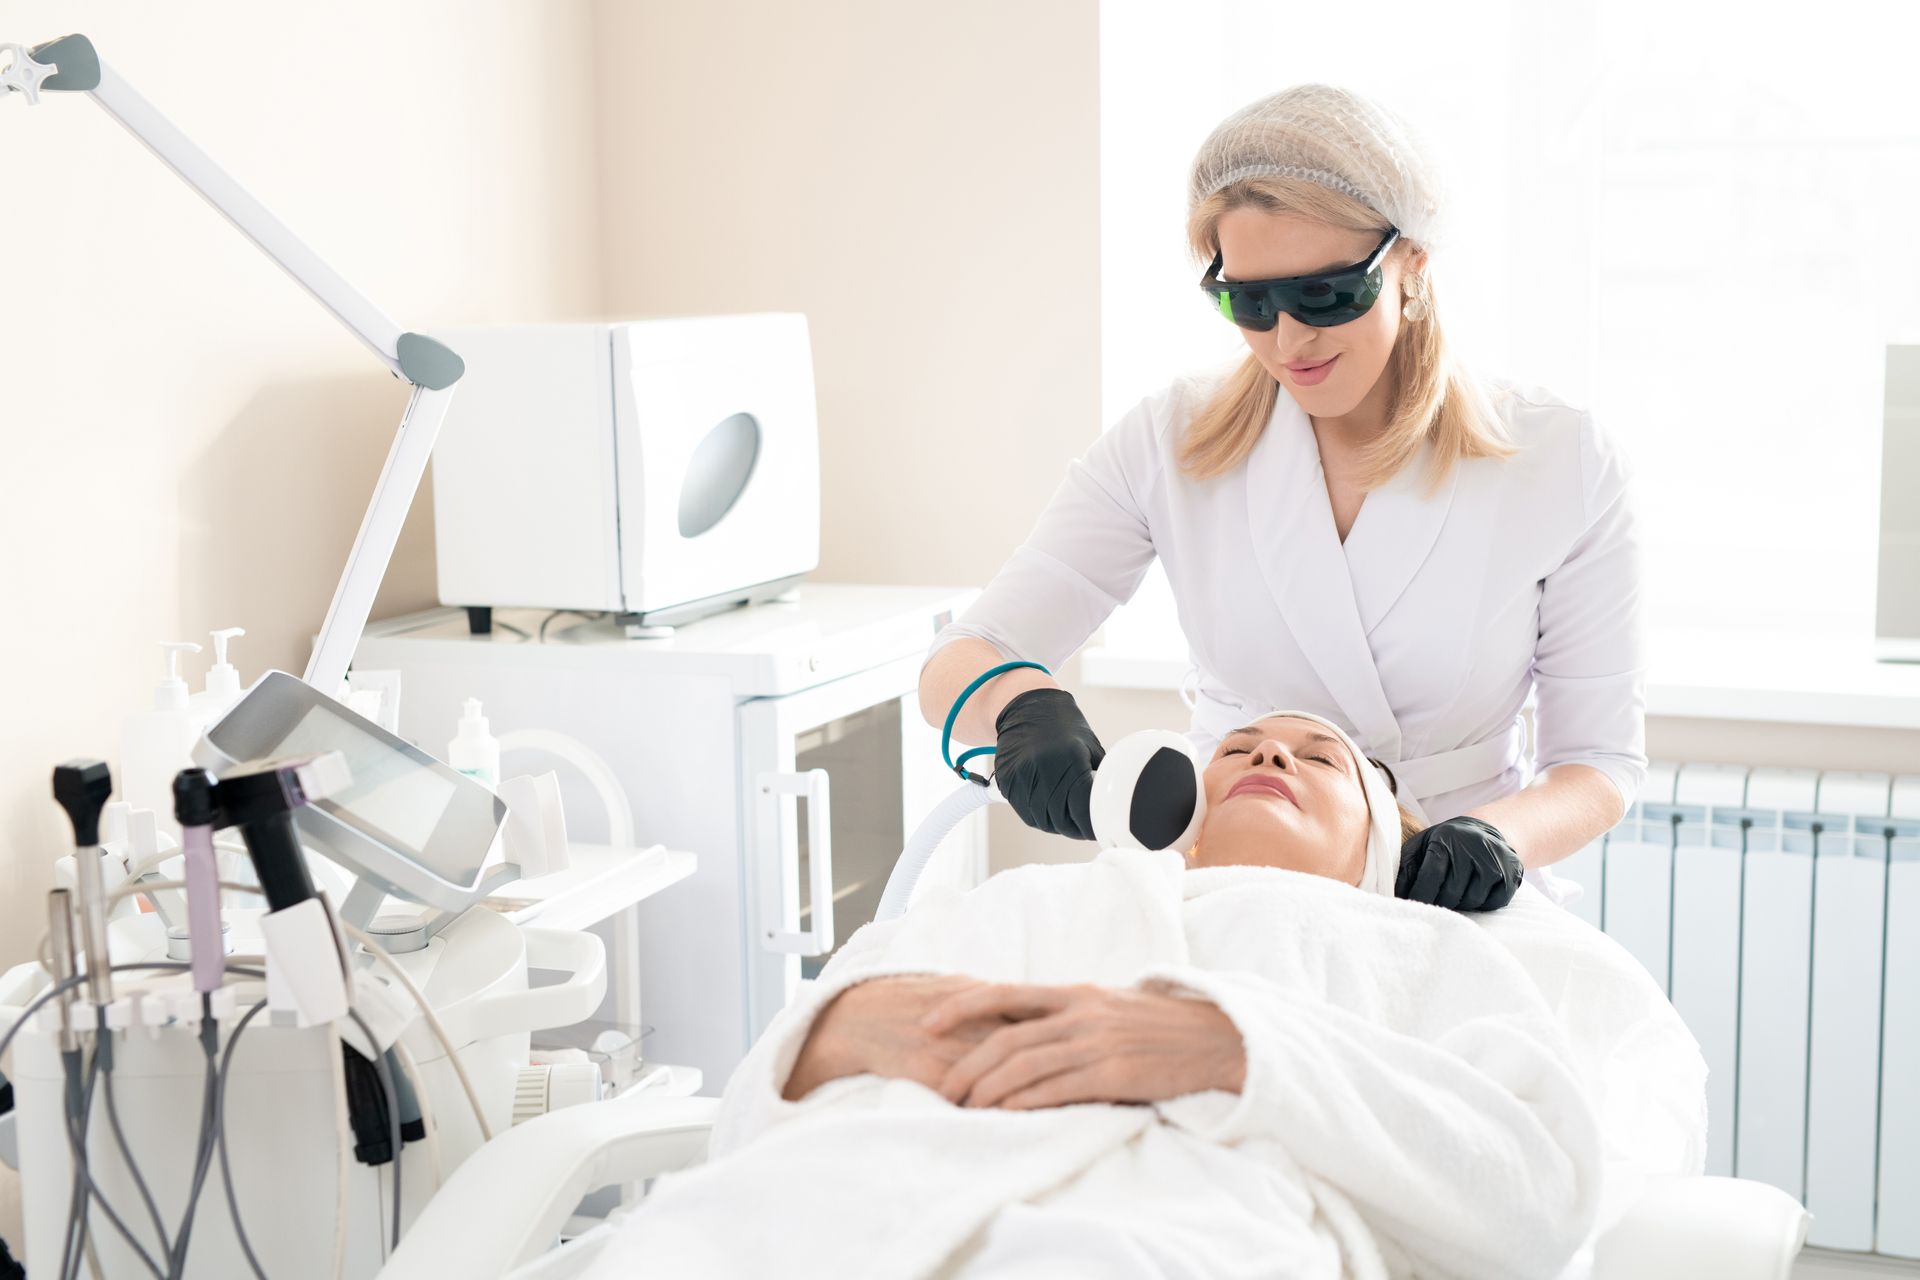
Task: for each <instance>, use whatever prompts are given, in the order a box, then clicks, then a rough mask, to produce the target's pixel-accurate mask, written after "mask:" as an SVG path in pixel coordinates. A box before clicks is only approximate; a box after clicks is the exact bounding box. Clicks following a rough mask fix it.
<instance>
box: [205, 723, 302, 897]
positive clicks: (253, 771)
mask: <svg viewBox="0 0 1920 1280" xmlns="http://www.w3.org/2000/svg"><path fill="white" fill-rule="evenodd" d="M306 763H307V762H306V761H305V760H294V761H288V760H269V761H262V762H258V763H255V764H249V765H242V766H241V767H240V768H239V769H237V770H234V771H232V772H229V773H227V774H225V775H224V776H223V777H222V778H221V779H220V782H219V784H218V785H217V786H215V788H214V793H215V798H214V805H215V807H216V808H217V809H218V811H219V814H220V822H221V825H223V826H229V827H238V828H239V829H240V838H241V839H242V840H244V841H245V842H246V845H247V856H248V857H250V858H251V859H252V860H253V873H254V875H255V876H257V877H258V878H259V880H260V892H261V893H262V894H263V895H265V897H266V899H267V907H268V909H269V910H272V911H281V910H284V909H286V908H287V907H291V906H296V905H298V904H300V903H302V902H305V901H306V900H307V899H308V898H311V897H312V896H313V893H314V890H313V878H312V877H311V876H310V875H308V874H307V861H306V859H305V858H304V857H302V856H301V853H300V840H299V837H297V836H296V835H295V834H294V831H293V811H294V810H295V809H298V808H299V807H300V806H301V805H303V804H305V803H307V800H308V796H307V793H306V790H305V789H304V787H303V786H302V785H301V781H300V777H299V769H300V767H301V766H302V765H304V764H306Z"/></svg>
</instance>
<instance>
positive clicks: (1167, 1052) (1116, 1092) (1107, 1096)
mask: <svg viewBox="0 0 1920 1280" xmlns="http://www.w3.org/2000/svg"><path fill="white" fill-rule="evenodd" d="M994 1018H1000V1019H1005V1020H1007V1023H1006V1025H1003V1026H1000V1027H999V1028H998V1029H997V1030H994V1029H991V1028H990V1029H989V1034H987V1035H986V1036H985V1037H984V1038H983V1039H981V1040H980V1042H979V1043H978V1044H977V1045H975V1046H974V1047H973V1048H972V1049H970V1050H968V1051H967V1052H966V1053H965V1054H964V1055H963V1056H962V1057H960V1059H959V1060H958V1061H957V1062H955V1063H954V1064H953V1066H952V1068H951V1069H950V1070H949V1071H948V1072H947V1073H946V1078H945V1079H943V1080H942V1081H941V1082H940V1084H939V1086H938V1087H939V1091H940V1093H941V1094H942V1095H943V1096H944V1097H945V1098H946V1099H947V1101H949V1102H953V1103H957V1104H959V1105H962V1106H968V1107H1003V1108H1006V1109H1008V1110H1014V1111H1021V1110H1027V1109H1029V1108H1034V1107H1061V1106H1067V1105H1070V1104H1072V1103H1076V1102H1158V1101H1160V1100H1162V1099H1165V1098H1177V1097H1179V1096H1181V1095H1182V1094H1188V1093H1198V1092H1200V1091H1202V1090H1204V1089H1226V1090H1228V1091H1230V1092H1236V1093H1237V1092H1238V1091H1239V1090H1240V1087H1241V1085H1242V1084H1243V1083H1244V1081H1245V1079H1246V1067H1247V1056H1246V1046H1245V1045H1244V1044H1243V1042H1242V1041H1241V1038H1240V1032H1239V1029H1238V1028H1236V1027H1235V1026H1234V1025H1233V1022H1232V1020H1231V1019H1229V1018H1228V1017H1227V1015H1226V1014H1224V1013H1222V1012H1221V1011H1220V1009H1219V1007H1218V1006H1216V1005H1214V1004H1212V1003H1210V1002H1208V1001H1206V1000H1193V999H1188V998H1186V997H1183V996H1175V995H1167V994H1163V993H1159V992H1149V991H1139V990H1127V989H1119V988H1112V987H1100V986H1093V985H1089V984H1082V985H1077V986H1028V985H1022V984H1017V983H994V984H982V985H979V986H976V987H974V988H973V989H971V990H967V991H961V992H957V993H955V994H953V995H950V996H948V997H947V998H946V999H945V1000H943V1001H941V1003H940V1004H939V1006H938V1007H937V1008H935V1009H934V1010H933V1011H932V1012H931V1013H929V1014H928V1015H927V1016H926V1018H924V1019H923V1020H922V1024H921V1025H922V1026H923V1028H924V1029H926V1030H927V1031H928V1032H930V1033H933V1034H936V1035H944V1034H946V1033H948V1032H949V1031H950V1030H951V1029H954V1028H960V1027H978V1026H980V1025H981V1023H982V1020H986V1021H989V1022H990V1021H991V1020H992V1019H994Z"/></svg>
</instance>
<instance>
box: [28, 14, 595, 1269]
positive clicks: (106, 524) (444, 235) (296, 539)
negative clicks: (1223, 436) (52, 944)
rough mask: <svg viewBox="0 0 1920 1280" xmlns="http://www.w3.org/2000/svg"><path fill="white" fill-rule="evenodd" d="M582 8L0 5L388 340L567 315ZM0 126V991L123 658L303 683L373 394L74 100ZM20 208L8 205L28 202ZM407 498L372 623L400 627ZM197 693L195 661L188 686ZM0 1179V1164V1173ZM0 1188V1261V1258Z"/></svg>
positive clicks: (231, 240) (428, 576)
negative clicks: (150, 110)
mask: <svg viewBox="0 0 1920 1280" xmlns="http://www.w3.org/2000/svg"><path fill="white" fill-rule="evenodd" d="M592 19H593V14H592V11H591V9H590V8H589V5H588V3H587V0H573V2H571V3H553V2H551V0H549V2H548V3H543V4H540V5H533V4H526V3H520V2H519V0H409V3H407V4H402V5H396V4H386V3H378V2H377V0H342V2H337V3H332V4H328V5H324V6H319V5H314V6H296V5H278V4H275V5H261V4H252V3H243V2H242V0H218V2H215V0H203V2H201V3H196V4H195V5H193V6H191V7H187V6H177V5H164V6H162V5H152V4H147V3H136V2H134V0H127V2H125V3H86V2H83V0H24V2H21V0H14V2H13V3H9V4H7V5H6V6H5V9H4V21H5V28H4V30H0V41H4V40H17V41H21V42H23V43H28V44H38V43H40V42H42V41H45V40H48V39H52V38H53V37H55V36H59V35H65V34H67V33H69V32H73V31H80V32H84V33H86V34H87V35H88V36H90V37H91V38H92V39H93V40H94V42H95V44H96V46H97V47H98V48H99V49H100V51H101V53H102V55H103V56H104V57H105V58H106V60H107V61H108V62H109V63H110V64H112V65H113V66H114V68H115V69H116V70H117V71H119V72H120V73H121V74H122V75H124V76H125V77H126V78H127V79H128V80H129V81H130V82H131V83H132V84H133V85H135V86H136V87H137V88H138V89H139V90H140V92H141V93H142V94H144V95H145V96H146V97H147V98H148V100H149V101H151V102H152V103H153V104H154V105H155V106H156V107H158V108H159V109H160V110H161V111H162V112H163V113H164V114H166V115H167V116H168V117H169V118H170V119H172V120H173V121H174V123H176V124H177V125H179V126H180V127H181V128H183V129H184V130H185V131H186V132H187V133H188V134H189V136H191V137H192V138H193V139H194V140H195V141H196V142H198V143H199V144H200V145H201V146H202V147H203V148H205V149H206V151H207V152H208V153H209V154H211V155H212V156H214V157H215V158H216V159H217V160H219V161H220V162H221V163H222V164H223V165H224V166H225V167H226V168H227V169H228V170H229V171H230V172H232V173H233V174H234V175H235V176H236V177H237V178H239V179H240V180H241V181H242V182H243V183H244V184H245V185H246V186H247V187H248V188H249V189H250V190H251V191H252V192H253V193H254V195H256V196H257V197H259V198H260V199H261V200H262V201H263V202H265V203H266V204H267V205H268V206H269V207H270V208H272V209H274V210H275V212H277V213H278V214H279V215H280V216H281V217H282V218H284V219H285V220H286V222H287V223H288V224H289V225H290V226H291V227H292V228H293V229H294V230H295V231H296V232H298V233H299V234H300V235H302V236H304V237H305V238H306V239H307V240H308V241H309V243H310V244H312V245H313V247H314V248H315V249H316V250H318V251H319V252H320V254H321V255H322V256H323V257H325V258H326V259H327V260H328V261H330V262H331V263H332V264H333V265H334V267H335V268H336V269H337V270H339V271H340V272H341V273H342V274H343V275H344V276H346V278H347V279H348V280H350V281H351V282H353V283H354V284H355V285H356V286H358V287H359V288H360V289H362V290H363V291H365V292H366V294H367V295H368V296H369V297H371V298H372V299H373V300H374V302H375V303H377V304H378V305H379V306H380V307H382V308H383V309H384V310H385V311H386V312H387V313H388V314H389V315H391V316H392V317H393V318H394V319H395V320H396V321H397V322H398V323H399V324H400V325H401V327H402V328H419V329H424V328H427V327H430V326H432V325H435V324H444V323H461V322H484V321H493V320H509V319H526V318H535V319H539V318H552V317H570V316H577V315H581V314H587V313H590V312H591V311H592V310H593V308H594V307H595V306H597V305H598V301H599V297H598V280H599V276H598V269H597V268H598V262H597V256H596V250H595V244H596V238H597V230H596V229H597V217H598V212H597V209H596V206H595V203H594V192H595V170H594V156H593V130H594V120H595V112H594V109H593V101H592V84H591V79H590V77H589V76H588V75H587V74H584V72H583V70H582V69H583V68H584V67H585V64H586V63H587V60H588V57H589V53H590V50H591V49H592V46H593V41H592ZM8 98H9V100H6V101H0V156H4V157H5V163H6V166H7V169H6V177H5V178H4V179H0V188H3V190H0V254H3V255H4V262H5V275H4V277H0V300H3V301H0V608H4V609H5V610H6V611H7V616H6V625H5V626H4V627H0V681H3V682H4V686H3V687H0V966H4V965H8V964H12V963H14V962H16V961H18V960H21V959H23V958H25V957H26V956H27V955H28V954H29V953H30V951H31V948H32V946H33V943H34V940H35V939H37V938H38V937H39V936H40V934H41V933H42V931H43V929H44V923H43V915H42V913H43V910H44V901H45V900H44V897H43V894H44V891H45V889H46V888H47V886H48V884H49V882H50V873H51V864H52V860H53V858H54V857H55V856H56V855H57V854H58V853H59V852H60V851H61V849H62V847H63V845H65V844H67V843H70V841H71V834H70V832H69V831H68V829H67V827H66V824H65V822H64V820H63V819H62V818H61V816H60V814H59V811H58V810H57V809H56V808H55V807H54V805H53V803H52V802H51V800H50V799H49V798H48V797H47V786H48V777H49V769H50V767H51V766H52V764H53V763H54V762H56V761H58V760H62V759H65V758H67V757H70V756H77V755H97V756H105V757H107V758H108V759H110V760H111V759H114V758H115V757H117V756H118V754H119V735H120V724H121V718H122V716H123V715H124V714H125V713H126V712H128V711H129V710H132V709H135V708H137V707H140V706H144V705H146V700H147V699H148V698H149V697H150V696H151V691H152V686H153V684H154V682H155V680H156V679H157V678H158V672H159V669H160V668H159V651H158V650H157V649H156V648H155V647H154V645H155V642H157V641H160V640H164V639H188V640H198V641H200V642H201V643H203V644H204V643H206V640H207V637H206V633H207V632H208V631H209V630H211V629H212V628H214V627H220V626H228V625H238V626H244V627H246V628H247V629H248V635H247V637H246V638H245V639H244V640H241V641H238V642H237V643H236V646H235V656H236V657H237V658H238V659H239V662H240V665H241V669H242V671H243V673H244V674H245V675H246V676H247V677H248V678H251V677H252V676H253V675H254V674H256V673H257V672H258V671H259V670H260V669H261V668H262V667H263V666H264V665H267V664H271V665H275V666H281V667H288V666H291V667H292V668H293V669H294V670H296V671H298V670H299V669H300V668H301V666H302V665H303V664H304V661H305V656H306V651H307V639H306V638H307V637H308V636H310V635H311V634H312V633H313V632H314V631H315V630H316V629H317V628H318V626H319V622H320V619H321V616H322V614H323V613H324V611H325V609H326V606H327V602H328V599H329V598H330V597H331V595H332V592H333V587H334V582H335V579H336V577H337V575H338V574H339V571H340V565H341V562H342V561H343V560H344V559H345V556H346V551H347V548H348V546H349V545H350V544H351V542H352V539H353V535H354V532H355V530H356V529H357V527H358V525H359V520H360V516H361V513H362V511H363V510H364V509H365V506H366V500H367V496H368V495H369V493H370V492H371V491H372V487H373V482H374V478H375V477H376V476H377V475H378V473H379V469H380V465H381V462H382V460H383V459H384V457H385V454H386V449H387V445H388V444H389V442H390V440H391V437H392V432H393V426H394V424H395V423H396V422H397V420H398V418H399V414H400V412H401V410H402V409H403V408H404V407H405V404H406V395H405V389H404V387H403V386H402V385H401V384H400V383H398V382H397V381H395V380H394V379H393V378H391V377H390V376H388V374H387V373H386V372H385V371H384V370H383V369H382V368H381V367H380V366H379V365H378V364H377V363H376V362H375V361H374V359H373V358H372V356H371V355H369V354H368V353H367V351H366V350H365V349H364V348H362V347H361V346H360V345H359V343H358V342H357V341H356V340H355V339H353V338H352V337H351V336H349V335H348V334H347V332H346V331H345V330H344V329H342V328H341V327H340V326H339V325H338V324H337V323H336V322H335V321H334V320H333V319H332V318H331V317H329V316H328V315H327V314H325V313H324V312H323V311H322V310H321V309H320V308H319V306H318V305H316V304H315V303H314V302H313V301H312V300H311V299H310V298H308V297H307V296H306V295H305V293H304V292H302V291H301V290H300V289H299V288H298V287H297V286H295V285H294V284H293V283H292V282H291V281H290V280H289V279H288V278H287V277H286V276H284V275H283V274H282V273H281V272H280V271H279V269H278V268H276V267H274V266H273V265H272V264H271V263H270V262H269V261H268V260H267V259H266V258H264V257H262V256H261V255H260V254H259V253H258V251H256V250H255V249H254V248H253V247H252V246H251V245H249V244H247V243H246V242H245V241H244V240H243V239H242V238H241V237H240V236H239V235H238V234H237V233H236V232H235V231H234V230H233V229H232V228H231V227H230V226H228V225H227V224H226V223H225V222H224V221H223V220H222V219H220V218H219V217H218V216H217V215H216V214H215V213H214V212H213V210H212V209H211V208H210V207H209V206H208V205H206V204H205V202H203V201H202V200H201V199H200V198H199V197H198V196H197V195H195V194H194V193H193V192H192V191H191V190H189V189H188V188H187V187H186V186H185V185H184V184H183V183H181V182H180V181H179V180H178V179H177V178H175V177H174V176H173V175H172V174H171V173H169V172H168V171H167V170H166V169H165V168H163V167H162V166H161V165H160V164H159V163H158V162H157V161H155V160H154V159H153V157H151V156H149V155H148V154H146V153H145V152H144V151H143V150H142V148H141V147H140V146H139V145H138V144H137V143H136V142H135V141H134V139H133V138H132V137H130V136H128V135H127V134H126V133H125V132H123V131H122V130H121V129H120V128H119V126H117V125H116V124H114V123H113V122H112V121H111V120H110V119H109V118H108V117H107V116H106V114H105V113H104V112H102V111H101V110H100V109H99V108H98V107H96V106H94V105H93V104H92V103H91V102H90V101H88V100H86V99H84V98H76V97H72V96H69V95H64V94H53V95H48V96H47V97H45V98H43V99H42V101H41V104H40V105H39V106H37V107H33V108H28V107H27V106H26V104H25V103H24V102H22V101H18V100H13V99H14V98H15V95H8ZM29 190H30V194H28V192H29ZM430 498H431V495H430V493H427V492H425V491H423V495H422V500H421V501H420V502H419V503H417V504H416V506H415V510H414V513H413V519H412V520H411V521H410V522H409V525H408V528H407V531H406V533H405V535H404V536H403V539H402V543H401V547H400V550H399V552H398V553H397V555H396V557H395V561H394V565H393V568H392V570H391V571H390V572H389V574H388V576H387V582H386V587H385V589H384V590H383V592H382V594H381V598H380V603H379V605H378V607H377V609H376V612H378V613H391V612H395V611H398V610H400V609H404V608H414V607H419V606H420V605H421V604H425V603H431V602H432V596H433V548H432V525H431V511H430V508H431V500H430ZM189 670H190V671H191V674H192V684H193V686H194V687H195V688H198V687H199V684H200V676H201V673H202V672H203V671H204V670H205V666H204V661H203V660H202V659H194V660H193V661H192V662H191V663H190V664H189ZM0 1172H4V1171H0ZM17 1211H18V1208H17V1201H16V1200H15V1199H14V1195H13V1189H12V1188H11V1186H9V1185H6V1184H5V1183H4V1182H3V1181H0V1235H5V1236H6V1237H7V1238H8V1239H11V1240H16V1241H17V1240H18V1238H19V1236H18V1231H17V1220H16V1218H15V1215H16V1214H17Z"/></svg>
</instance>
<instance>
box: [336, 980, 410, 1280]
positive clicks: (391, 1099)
mask: <svg viewBox="0 0 1920 1280" xmlns="http://www.w3.org/2000/svg"><path fill="white" fill-rule="evenodd" d="M347 1016H348V1017H349V1018H352V1019H353V1024H354V1025H355V1026H356V1027H359V1028H360V1034H361V1035H363V1036H365V1037H366V1038H367V1047H368V1048H369V1049H371V1050H373V1065H374V1069H375V1070H377V1071H378V1072H379V1073H380V1086H381V1087H382V1088H383V1089H385V1090H386V1091H387V1129H388V1131H389V1132H390V1133H391V1134H392V1137H393V1232H392V1235H393V1247H394V1248H395V1249H398V1248H399V1247H400V1091H399V1090H397V1089H395V1088H394V1087H393V1071H392V1069H391V1068H390V1067H389V1066H388V1065H387V1055H386V1054H384V1053H382V1052H380V1042H379V1041H378V1040H375V1039H374V1038H373V1028H372V1027H369V1026H368V1025H367V1020H366V1019H365V1018H362V1017H361V1016H360V1015H359V1014H358V1013H357V1012H355V1011H354V1010H352V1009H349V1010H347Z"/></svg>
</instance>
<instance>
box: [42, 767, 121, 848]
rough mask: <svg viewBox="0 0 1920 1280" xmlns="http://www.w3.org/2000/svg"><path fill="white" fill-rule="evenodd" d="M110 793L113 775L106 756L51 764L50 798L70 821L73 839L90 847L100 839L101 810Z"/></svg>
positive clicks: (74, 841) (96, 844) (94, 845)
mask: <svg viewBox="0 0 1920 1280" xmlns="http://www.w3.org/2000/svg"><path fill="white" fill-rule="evenodd" d="M112 794H113V775H112V774H111V773H109V772H108V771H107V762H106V761H105V760H69V761H67V762H66V763H65V764H60V765H55V766H54V768H53V798H54V799H55V800H58V801H59V802H60V807H61V808H62V809H65V810H66V811H67V817H68V818H70V819H71V820H72V821H73V843H74V845H75V847H77V848H80V849H91V848H94V847H96V846H98V845H99V843H100V812H101V810H103V809H105V808H106V807H107V797H108V796H110V795H112Z"/></svg>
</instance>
